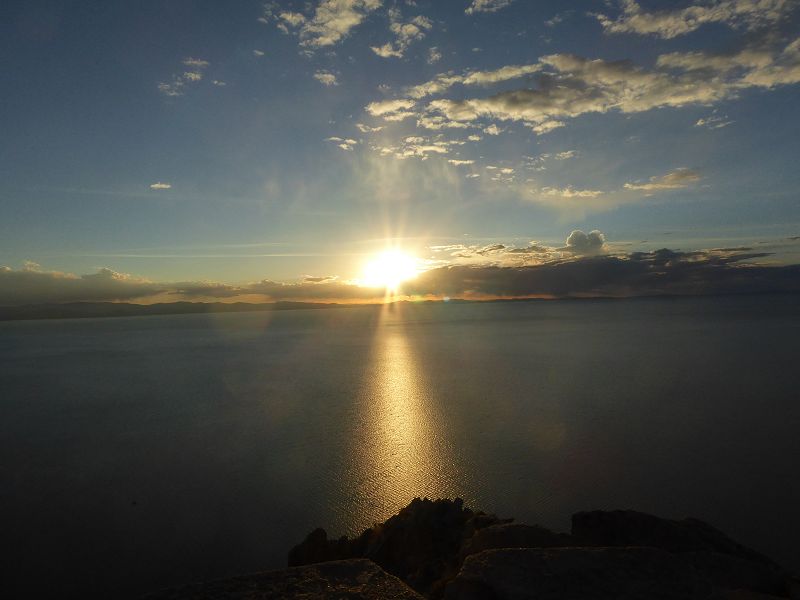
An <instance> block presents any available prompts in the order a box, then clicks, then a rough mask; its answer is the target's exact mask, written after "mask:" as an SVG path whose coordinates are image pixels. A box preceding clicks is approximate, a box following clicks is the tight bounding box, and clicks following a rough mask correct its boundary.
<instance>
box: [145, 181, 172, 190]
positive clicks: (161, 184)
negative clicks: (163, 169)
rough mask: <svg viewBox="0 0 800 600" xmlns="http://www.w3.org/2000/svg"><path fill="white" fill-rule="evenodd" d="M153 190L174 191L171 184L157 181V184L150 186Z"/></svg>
mask: <svg viewBox="0 0 800 600" xmlns="http://www.w3.org/2000/svg"><path fill="white" fill-rule="evenodd" d="M150 189H151V190H169V189H172V184H171V183H164V182H161V181H156V182H155V183H151V184H150Z"/></svg>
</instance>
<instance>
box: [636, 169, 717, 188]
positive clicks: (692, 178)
mask: <svg viewBox="0 0 800 600" xmlns="http://www.w3.org/2000/svg"><path fill="white" fill-rule="evenodd" d="M700 179H701V177H700V174H699V173H698V172H697V171H694V170H692V169H687V168H681V169H675V170H674V171H670V172H669V173H667V174H666V175H659V176H656V177H651V178H650V179H649V180H648V181H646V182H634V183H626V184H625V186H624V187H625V189H627V190H640V191H645V192H655V191H662V190H678V189H681V188H685V187H688V186H689V185H691V184H693V183H696V182H698V181H700Z"/></svg>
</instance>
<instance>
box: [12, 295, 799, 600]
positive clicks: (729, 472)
mask: <svg viewBox="0 0 800 600" xmlns="http://www.w3.org/2000/svg"><path fill="white" fill-rule="evenodd" d="M798 334H800V310H799V309H798V302H797V301H796V299H795V298H791V297H761V298H740V299H730V298H729V299H686V300H637V301H610V302H609V301H605V302H603V301H578V302H528V303H492V304H481V305H477V304H471V305H460V304H452V303H451V304H442V305H415V306H395V307H392V308H382V309H381V308H375V307H364V308H346V309H331V310H313V311H311V310H309V311H285V312H274V313H261V314H255V313H246V314H228V315H217V316H203V315H185V316H168V317H148V318H132V319H97V320H74V321H38V322H16V323H0V390H1V391H2V397H1V399H0V434H1V437H0V451H1V452H2V454H1V456H2V458H1V459H0V460H1V461H2V462H0V478H1V481H0V483H1V484H2V486H1V488H0V519H2V531H3V537H4V545H5V546H6V547H7V548H11V549H13V554H14V559H13V560H12V562H11V563H10V564H9V565H7V566H10V572H12V573H14V574H15V575H14V576H12V578H13V577H18V578H19V579H25V580H26V581H27V582H28V584H29V585H34V587H37V586H42V587H46V588H49V589H59V590H65V591H67V592H69V591H70V590H75V589H86V590H90V591H95V592H97V591H114V593H115V595H125V594H128V595H130V594H136V593H139V592H142V591H147V590H150V589H154V588H158V587H161V586H164V585H168V584H173V583H179V582H186V581H192V580H198V579H208V578H216V577H222V576H226V575H231V574H236V573H240V572H246V571H252V570H257V569H264V568H278V567H282V566H283V565H284V564H285V556H286V552H287V550H288V548H289V547H290V546H291V545H292V544H294V543H296V542H297V541H299V540H301V539H302V538H303V536H304V535H305V534H306V533H307V532H308V531H309V530H311V529H312V528H313V527H316V526H319V525H323V526H325V527H326V528H327V529H328V531H329V532H330V533H331V534H333V535H341V534H345V533H347V534H354V533H358V532H359V531H360V530H361V529H362V528H364V527H367V526H369V525H370V524H372V523H373V522H376V521H381V520H383V519H385V518H386V517H388V516H390V515H391V514H393V513H394V512H396V511H397V510H398V509H399V508H401V507H402V506H404V505H405V504H406V503H408V502H409V501H410V500H411V499H412V498H413V497H414V496H418V495H427V496H449V497H453V496H456V495H459V496H462V497H463V498H465V499H466V501H467V503H468V504H469V505H472V506H476V507H479V508H482V509H484V510H487V511H494V512H497V513H498V514H500V515H502V516H516V517H517V518H519V519H521V520H525V521H528V522H540V523H542V524H544V525H546V526H550V527H553V528H557V529H568V528H569V516H570V514H571V513H573V512H575V511H577V510H585V509H592V508H637V509H639V510H644V511H648V512H654V513H656V514H660V515H663V516H668V517H682V516H686V515H692V516H695V517H698V518H703V519H706V520H708V521H710V522H712V523H713V524H715V525H717V526H718V527H720V528H722V529H723V530H725V531H727V532H729V533H730V534H731V535H733V536H735V537H737V538H738V539H739V540H740V541H742V542H744V543H746V544H749V545H751V546H754V547H756V548H757V549H759V550H762V551H765V552H767V553H770V554H771V555H773V556H775V557H776V558H778V559H780V560H782V561H784V562H786V563H789V564H792V566H793V567H795V568H800V564H797V558H796V553H795V550H796V539H797V537H798V535H800V516H799V515H798V512H797V510H796V502H797V500H798V498H800V478H798V476H797V473H798V472H800V459H798V457H800V436H798V434H797V432H798V431H800V406H798V402H797V389H800V375H799V373H800V370H798V368H797V358H798V353H797V348H798V346H797V340H798Z"/></svg>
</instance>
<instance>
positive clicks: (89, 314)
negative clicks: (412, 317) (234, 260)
mask: <svg viewBox="0 0 800 600" xmlns="http://www.w3.org/2000/svg"><path fill="white" fill-rule="evenodd" d="M347 306H353V305H348V304H335V303H322V302H273V303H262V304H252V303H247V302H232V303H225V302H165V303H160V304H131V303H124V302H71V303H67V304H31V305H27V306H0V321H20V320H28V319H87V318H98V317H143V316H150V315H183V314H207V313H231V312H261V311H271V310H294V309H314V308H345V307H347Z"/></svg>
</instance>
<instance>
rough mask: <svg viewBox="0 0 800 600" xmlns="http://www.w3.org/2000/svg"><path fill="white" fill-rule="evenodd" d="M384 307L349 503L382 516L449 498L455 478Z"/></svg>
mask: <svg viewBox="0 0 800 600" xmlns="http://www.w3.org/2000/svg"><path fill="white" fill-rule="evenodd" d="M392 310H396V309H393V308H391V307H385V308H384V318H382V319H381V325H380V326H379V327H378V328H377V332H376V335H375V339H374V341H373V347H372V358H371V363H370V365H369V366H368V367H367V369H366V371H365V382H364V387H363V388H362V390H363V393H362V397H361V400H360V402H359V403H358V408H357V410H358V411H359V413H360V414H358V415H357V417H358V420H359V421H360V429H361V430H360V433H359V435H358V436H357V438H356V439H357V443H356V444H354V446H353V456H352V459H353V461H352V468H353V473H352V475H353V477H352V480H351V484H353V485H354V486H355V489H353V490H351V493H354V494H355V495H356V496H357V497H356V498H354V502H355V503H356V504H357V505H358V507H359V508H360V509H361V510H364V511H366V512H367V513H368V514H370V515H374V516H375V518H376V519H377V518H380V519H383V518H386V517H388V516H389V515H391V514H393V513H394V512H396V511H397V510H398V509H399V508H401V507H402V506H405V505H406V504H407V503H408V502H409V501H410V500H411V499H413V498H414V497H416V496H428V497H446V496H453V495H455V494H456V493H457V492H458V491H459V490H458V489H457V487H458V484H457V483H456V482H457V481H458V480H459V476H458V469H457V468H456V464H455V460H454V458H453V449H452V445H451V444H450V443H449V441H448V439H447V431H446V424H445V422H444V418H443V415H442V414H441V412H440V410H439V407H438V406H437V403H436V398H435V392H434V390H432V389H431V388H430V387H429V385H428V383H427V381H426V377H425V373H424V368H423V366H422V365H421V364H420V360H419V357H418V356H417V355H416V354H415V351H414V348H413V347H412V346H411V345H410V344H409V340H408V337H407V336H406V333H405V331H404V327H405V324H404V323H403V322H402V319H397V318H393V317H392V315H391V311H392Z"/></svg>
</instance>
